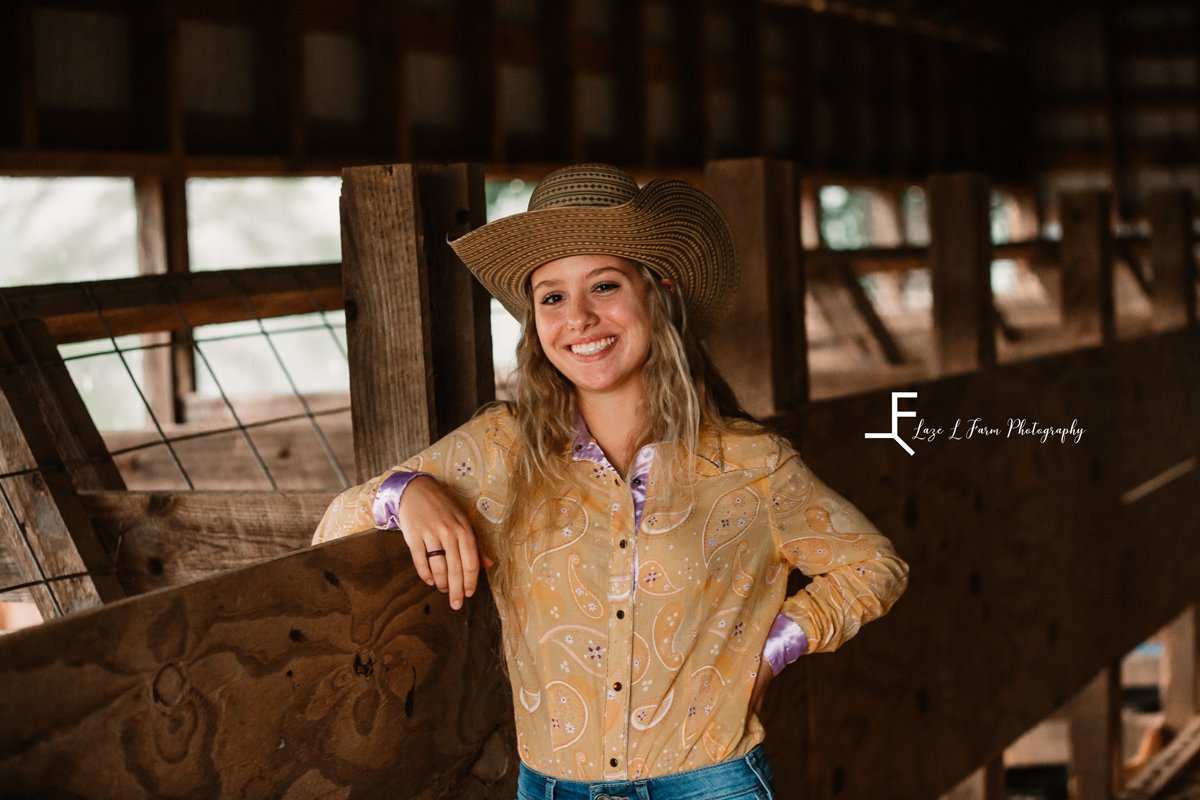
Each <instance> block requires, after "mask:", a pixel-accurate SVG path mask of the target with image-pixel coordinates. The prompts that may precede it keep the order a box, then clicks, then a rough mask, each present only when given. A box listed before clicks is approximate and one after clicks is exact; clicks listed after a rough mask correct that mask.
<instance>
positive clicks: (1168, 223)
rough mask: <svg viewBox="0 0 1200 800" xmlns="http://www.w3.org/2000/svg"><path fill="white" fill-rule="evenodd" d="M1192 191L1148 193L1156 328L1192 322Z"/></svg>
mask: <svg viewBox="0 0 1200 800" xmlns="http://www.w3.org/2000/svg"><path fill="white" fill-rule="evenodd" d="M1192 206H1193V203H1192V193H1191V191H1190V190H1188V189H1161V190H1159V191H1156V192H1154V193H1152V194H1151V195H1150V199H1149V202H1148V203H1147V206H1146V211H1147V215H1148V216H1149V217H1150V265H1151V269H1152V270H1153V271H1154V278H1153V283H1152V284H1151V285H1152V289H1151V300H1152V302H1153V303H1154V317H1155V322H1156V325H1157V327H1158V329H1159V330H1171V329H1172V328H1182V327H1185V326H1187V325H1194V324H1195V323H1196V253H1195V250H1194V247H1195V241H1196V237H1195V234H1194V233H1193V231H1192V220H1193V217H1194V216H1195V213H1194V210H1193V207H1192Z"/></svg>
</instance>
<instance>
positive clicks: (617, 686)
mask: <svg viewBox="0 0 1200 800" xmlns="http://www.w3.org/2000/svg"><path fill="white" fill-rule="evenodd" d="M613 691H614V692H619V691H621V682H620V681H617V682H616V683H614V684H613Z"/></svg>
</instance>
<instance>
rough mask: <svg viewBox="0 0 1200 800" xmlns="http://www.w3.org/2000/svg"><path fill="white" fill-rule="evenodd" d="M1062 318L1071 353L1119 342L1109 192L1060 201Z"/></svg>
mask: <svg viewBox="0 0 1200 800" xmlns="http://www.w3.org/2000/svg"><path fill="white" fill-rule="evenodd" d="M1058 205H1059V219H1060V220H1061V221H1062V244H1061V245H1060V246H1059V264H1060V270H1061V274H1062V281H1061V285H1062V315H1063V324H1064V325H1065V327H1066V330H1067V337H1068V342H1069V343H1070V346H1071V347H1092V346H1095V345H1100V344H1110V343H1112V342H1114V341H1116V338H1117V329H1116V316H1115V311H1114V305H1113V243H1112V221H1111V220H1112V215H1111V199H1110V195H1109V193H1108V192H1106V191H1087V192H1063V194H1062V195H1060V196H1059V201H1058Z"/></svg>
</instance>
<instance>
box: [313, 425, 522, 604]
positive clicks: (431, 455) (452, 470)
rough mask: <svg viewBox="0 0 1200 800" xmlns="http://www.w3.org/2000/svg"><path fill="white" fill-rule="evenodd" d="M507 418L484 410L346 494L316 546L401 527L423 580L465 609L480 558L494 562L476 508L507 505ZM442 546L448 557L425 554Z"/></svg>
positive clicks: (320, 531) (333, 509)
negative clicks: (502, 493) (501, 494)
mask: <svg viewBox="0 0 1200 800" xmlns="http://www.w3.org/2000/svg"><path fill="white" fill-rule="evenodd" d="M502 417H504V419H502ZM504 421H506V412H504V411H503V410H502V409H495V408H493V409H489V410H487V411H484V412H483V413H481V414H479V415H478V416H476V417H474V418H473V419H471V420H470V421H468V422H467V423H466V424H464V425H463V426H462V427H460V428H458V429H456V430H455V431H453V432H452V433H450V434H449V435H448V436H446V437H444V438H442V439H441V440H439V441H437V442H435V443H434V444H433V445H431V446H430V447H429V448H427V449H426V450H424V451H422V452H421V453H419V454H417V455H415V456H413V457H412V458H410V459H409V460H408V461H406V462H404V463H403V464H401V465H400V466H398V467H394V468H392V469H391V470H388V471H387V472H385V473H384V474H383V475H380V476H378V477H376V478H372V479H371V480H369V481H367V482H366V483H364V484H361V485H359V486H354V487H351V488H350V489H347V490H346V491H344V492H342V494H340V495H339V496H338V497H337V498H336V499H335V500H334V501H333V503H332V504H330V506H329V508H328V509H327V510H326V512H325V516H324V517H323V518H322V520H321V523H320V524H319V525H318V526H317V530H316V533H315V534H314V536H313V544H319V543H320V542H326V541H330V540H332V539H336V538H340V537H342V536H349V535H351V534H354V533H358V532H360V531H365V530H372V529H375V528H382V529H392V530H397V529H398V530H399V531H400V532H401V534H402V535H403V536H404V540H405V542H407V543H408V546H409V550H410V552H411V553H412V558H413V564H414V565H415V566H416V569H417V574H419V575H420V576H421V579H422V580H424V581H425V582H426V583H428V584H430V585H436V586H437V587H438V589H439V590H440V591H442V592H446V593H448V594H449V595H450V604H451V606H452V607H454V608H459V607H461V605H462V599H463V597H464V596H466V597H470V596H471V595H472V594H473V593H474V591H475V588H476V586H477V584H478V575H479V566H480V562H481V561H482V563H483V565H484V566H485V567H490V566H491V565H492V560H491V559H490V558H489V557H488V556H487V555H486V553H481V548H480V546H479V543H478V541H477V537H476V534H475V529H476V527H478V526H477V525H475V523H476V522H479V521H480V520H479V514H478V512H477V510H476V508H475V506H476V502H477V500H478V501H482V505H483V506H484V508H491V507H494V506H495V504H496V501H499V503H501V504H502V503H503V499H502V498H497V497H495V495H496V489H497V488H498V487H503V486H504V485H505V484H506V483H507V481H506V480H505V478H506V477H507V476H501V475H497V474H495V473H496V467H500V468H503V458H502V457H501V456H500V455H499V453H498V452H497V449H498V448H503V447H504V445H505V444H506V442H503V441H498V440H503V438H504V437H502V436H499V435H498V434H499V433H500V427H501V425H502V424H503V422H504ZM430 473H438V474H440V477H441V480H438V478H436V477H435V476H434V475H433V474H430ZM489 500H490V502H491V504H492V505H491V506H489ZM499 507H501V508H502V507H503V506H502V505H500V506H499ZM484 527H487V525H486V522H485V524H484ZM436 550H444V551H445V553H446V555H445V557H444V558H443V557H441V556H434V557H432V558H428V557H427V556H426V555H425V554H426V552H432V551H436Z"/></svg>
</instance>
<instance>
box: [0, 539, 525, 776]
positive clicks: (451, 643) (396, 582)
mask: <svg viewBox="0 0 1200 800" xmlns="http://www.w3.org/2000/svg"><path fill="white" fill-rule="evenodd" d="M68 644H69V646H67V645H68ZM499 651H500V637H499V634H498V620H497V619H496V617H495V611H494V608H493V606H492V604H491V602H490V593H489V592H486V591H483V592H479V593H477V594H476V596H475V597H474V598H471V599H469V600H468V601H467V603H466V605H465V606H464V609H463V610H462V611H461V612H453V611H451V610H450V608H449V604H448V603H446V601H445V598H444V597H442V596H441V595H440V594H439V593H438V592H437V590H436V589H434V588H433V587H430V586H427V585H426V584H425V583H424V582H423V581H421V580H420V578H419V577H418V576H417V575H416V572H415V570H414V568H413V566H412V560H411V558H410V556H409V554H408V548H407V546H406V545H405V543H404V540H403V538H402V537H400V536H397V535H396V534H395V533H394V532H384V531H376V532H370V533H363V534H359V535H357V536H352V537H350V538H348V539H342V540H339V541H336V542H331V543H329V544H327V545H322V546H320V547H316V548H312V549H307V550H303V551H300V552H298V553H293V554H290V555H287V556H283V557H280V558H278V559H275V560H272V561H268V562H265V563H261V564H256V565H253V566H250V567H246V568H243V569H240V570H236V571H234V572H228V573H225V574H222V575H218V576H215V577H213V578H210V579H208V580H205V581H201V582H198V583H193V584H188V585H186V586H180V587H173V588H170V589H163V590H159V591H156V592H151V593H149V594H145V595H140V596H137V597H133V598H129V599H128V600H125V601H123V602H120V603H116V604H113V605H112V606H110V607H106V608H103V609H99V610H98V613H97V612H93V613H85V614H80V615H76V616H73V617H68V618H65V619H62V620H59V621H56V622H52V623H48V624H45V625H42V626H38V627H36V628H30V629H27V630H24V631H19V632H17V633H14V634H10V635H8V636H4V637H0V703H2V704H3V706H4V708H5V711H6V723H5V725H4V726H3V729H2V730H0V785H3V786H4V787H5V790H4V791H5V793H16V794H26V793H31V792H32V793H35V794H50V795H53V794H60V793H61V794H70V795H71V796H75V797H127V798H141V797H146V798H149V797H162V796H164V795H171V794H177V793H192V794H195V795H197V796H199V795H203V796H205V797H212V798H225V797H229V798H235V797H288V798H303V797H316V796H329V795H330V794H334V795H336V796H354V797H358V796H362V797H382V796H388V797H397V798H417V797H420V798H432V797H439V796H442V797H462V798H497V800H500V799H501V798H503V800H509V798H512V797H513V796H515V794H516V780H515V776H516V758H515V750H516V743H515V741H511V740H505V739H504V738H503V737H504V736H505V735H507V733H506V732H507V731H509V730H510V729H509V728H508V727H505V726H504V725H503V724H502V723H503V722H504V721H505V720H511V718H512V714H513V712H512V701H511V698H510V693H509V688H508V681H507V680H506V678H505V677H504V674H503V671H502V670H500V669H499V668H497V665H496V661H495V653H497V652H499ZM51 687H53V688H51ZM493 737H494V738H493ZM65 765H70V766H69V767H65ZM477 776H478V777H477Z"/></svg>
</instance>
